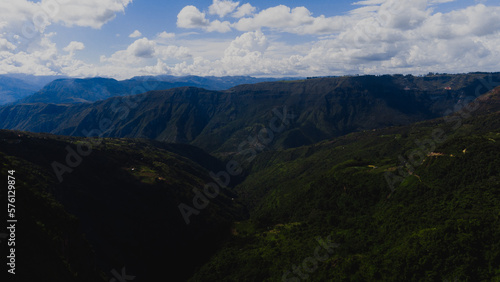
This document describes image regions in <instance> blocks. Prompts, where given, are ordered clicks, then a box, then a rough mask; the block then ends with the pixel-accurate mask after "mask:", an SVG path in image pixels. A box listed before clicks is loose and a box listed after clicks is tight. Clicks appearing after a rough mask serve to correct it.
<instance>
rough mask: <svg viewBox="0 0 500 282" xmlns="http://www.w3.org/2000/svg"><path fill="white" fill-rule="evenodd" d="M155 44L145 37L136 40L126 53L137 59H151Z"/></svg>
mask: <svg viewBox="0 0 500 282" xmlns="http://www.w3.org/2000/svg"><path fill="white" fill-rule="evenodd" d="M155 47H156V43H155V42H154V41H152V40H149V39H147V38H146V37H144V38H141V39H138V40H136V41H135V42H134V43H132V44H131V45H130V46H129V47H128V48H127V51H128V53H129V54H131V55H134V56H135V57H139V58H152V57H153V55H154V53H155Z"/></svg>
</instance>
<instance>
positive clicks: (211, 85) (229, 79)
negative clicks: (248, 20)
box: [132, 75, 302, 90]
mask: <svg viewBox="0 0 500 282" xmlns="http://www.w3.org/2000/svg"><path fill="white" fill-rule="evenodd" d="M132 79H136V80H144V79H150V80H158V81H166V82H177V83H179V82H181V83H188V84H189V85H186V86H194V87H200V88H205V89H208V90H226V89H229V88H231V87H234V86H237V85H241V84H255V83H260V82H271V81H285V80H297V79H302V78H297V77H282V78H274V77H261V78H256V77H251V76H222V77H217V76H195V75H189V76H172V75H158V76H138V77H134V78H132Z"/></svg>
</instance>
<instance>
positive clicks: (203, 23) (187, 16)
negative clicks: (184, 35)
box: [177, 5, 231, 32]
mask: <svg viewBox="0 0 500 282" xmlns="http://www.w3.org/2000/svg"><path fill="white" fill-rule="evenodd" d="M177 26H178V27H181V28H202V29H204V30H206V31H208V32H213V31H217V32H228V31H230V30H231V26H230V23H229V22H228V21H224V22H221V21H219V20H214V21H212V22H210V21H209V20H207V19H206V17H205V13H202V12H201V11H200V10H198V8H196V7H195V6H191V5H189V6H186V7H184V8H183V9H182V10H181V11H180V12H179V14H178V15H177Z"/></svg>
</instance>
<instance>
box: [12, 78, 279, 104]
mask: <svg viewBox="0 0 500 282" xmlns="http://www.w3.org/2000/svg"><path fill="white" fill-rule="evenodd" d="M276 80H278V79H275V78H254V77H249V76H248V77H247V76H235V77H232V76H227V77H199V76H186V77H176V76H168V75H162V76H141V77H134V78H131V79H127V80H122V81H118V80H115V79H111V78H101V77H97V78H85V79H76V78H66V79H58V80H55V81H52V82H51V83H49V84H48V85H46V86H45V87H43V89H41V90H40V91H38V92H36V93H34V94H33V95H31V96H29V97H26V98H24V99H21V100H19V101H17V102H16V104H30V103H52V104H63V103H91V102H95V101H99V100H104V99H107V98H111V97H115V96H127V95H135V94H140V93H144V92H147V91H152V90H165V89H171V88H176V87H183V86H194V87H199V88H205V89H209V90H224V89H228V88H231V87H233V86H236V85H240V84H245V83H258V82H264V81H276ZM280 80H281V79H280Z"/></svg>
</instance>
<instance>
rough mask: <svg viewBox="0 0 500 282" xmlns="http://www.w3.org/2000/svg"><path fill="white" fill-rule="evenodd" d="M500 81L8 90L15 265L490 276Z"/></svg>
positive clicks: (37, 272)
mask: <svg viewBox="0 0 500 282" xmlns="http://www.w3.org/2000/svg"><path fill="white" fill-rule="evenodd" d="M498 82H500V74H499V73H471V74H456V75H448V74H432V75H431V74H430V75H427V76H423V77H415V76H411V75H407V76H403V75H385V76H359V77H332V78H313V79H305V80H298V81H275V82H263V83H257V84H251V85H250V84H249V85H240V86H235V87H233V88H230V89H227V90H222V91H220V90H206V89H202V88H195V87H181V88H175V89H168V90H156V91H150V92H146V93H142V94H138V95H132V96H123V97H111V98H108V99H106V100H100V101H96V102H92V103H73V104H50V103H49V104H45V103H32V104H17V105H10V106H4V107H2V108H0V123H1V125H0V127H2V128H5V130H0V175H7V174H8V171H9V170H16V172H15V173H16V177H17V178H16V183H17V184H16V192H17V194H16V195H17V196H16V197H17V198H16V199H17V201H18V202H17V203H16V206H17V209H18V210H19V211H18V218H19V219H22V221H23V224H22V225H19V227H18V228H19V229H18V230H16V232H17V233H16V234H19V235H18V239H17V240H18V241H17V242H18V243H19V247H18V251H17V254H18V257H19V258H25V259H22V260H21V259H19V265H18V267H19V271H20V274H19V275H20V276H19V277H20V278H21V279H25V280H26V281H28V280H29V279H31V280H35V279H40V278H43V279H44V280H47V281H49V280H50V281H54V282H59V281H111V280H112V279H115V280H118V281H119V279H120V277H121V276H124V275H125V274H127V275H128V276H127V277H128V278H130V279H132V277H133V281H155V280H158V279H163V280H169V281H170V280H172V281H301V280H310V281H497V280H499V279H500V267H499V266H500V245H499V243H498V242H500V206H499V205H498V203H499V202H500V190H499V187H500V169H499V167H500V147H499V146H500V87H498ZM54 134H57V135H54ZM207 152H208V153H207ZM2 187H4V186H2ZM2 189H3V188H2ZM2 193H3V192H2ZM5 194H6V193H5ZM26 207H29V208H26ZM0 247H1V249H2V253H4V251H5V249H6V245H5V244H3V243H0ZM2 257H4V258H5V256H2ZM21 270H22V271H21ZM121 278H122V280H123V279H124V278H123V277H121ZM25 280H23V281H25Z"/></svg>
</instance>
